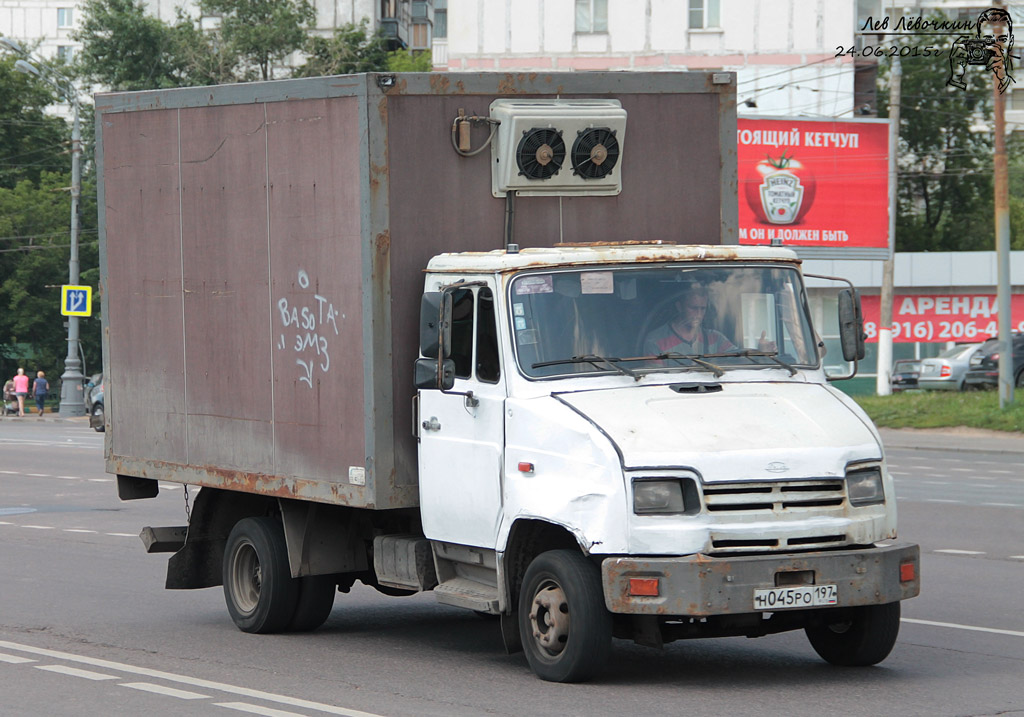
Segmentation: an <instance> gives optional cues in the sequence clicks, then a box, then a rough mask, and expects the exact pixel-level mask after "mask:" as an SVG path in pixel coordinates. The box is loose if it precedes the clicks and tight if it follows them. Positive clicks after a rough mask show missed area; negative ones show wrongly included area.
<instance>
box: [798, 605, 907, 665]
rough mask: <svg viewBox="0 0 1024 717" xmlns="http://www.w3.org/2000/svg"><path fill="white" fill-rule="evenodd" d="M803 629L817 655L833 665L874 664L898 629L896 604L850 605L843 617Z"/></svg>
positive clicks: (886, 651) (888, 649) (890, 645)
mask: <svg viewBox="0 0 1024 717" xmlns="http://www.w3.org/2000/svg"><path fill="white" fill-rule="evenodd" d="M805 632H806V633H807V639H808V640H810V642H811V647H813V648H814V651H815V652H817V653H818V655H820V656H821V659H823V660H825V661H826V662H829V663H831V664H833V665H843V666H847V667H865V666H867V665H875V664H877V663H879V662H881V661H882V660H884V659H885V658H886V657H888V656H889V653H890V652H892V648H893V645H895V644H896V636H897V635H899V632H900V604H899V603H898V602H893V603H888V604H887V605H867V606H865V607H858V608H852V609H851V610H850V611H848V612H846V613H845V619H844V620H841V621H839V622H834V623H831V624H828V625H822V626H820V627H808V628H806V630H805Z"/></svg>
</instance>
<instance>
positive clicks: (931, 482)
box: [918, 480, 949, 485]
mask: <svg viewBox="0 0 1024 717" xmlns="http://www.w3.org/2000/svg"><path fill="white" fill-rule="evenodd" d="M918 483H925V484H927V485H949V481H945V480H922V481H918Z"/></svg>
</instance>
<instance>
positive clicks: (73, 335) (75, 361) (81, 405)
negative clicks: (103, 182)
mask: <svg viewBox="0 0 1024 717" xmlns="http://www.w3.org/2000/svg"><path fill="white" fill-rule="evenodd" d="M0 45H3V46H4V47H6V48H8V49H9V50H12V51H13V52H15V53H17V54H19V55H22V57H23V58H24V57H29V58H31V55H29V53H27V52H26V51H25V50H24V49H22V47H21V45H19V44H18V43H17V42H16V41H14V40H12V39H10V38H8V37H0ZM32 59H34V58H32ZM44 67H45V66H44ZM14 69H16V70H18V71H19V72H24V73H26V74H29V75H33V76H35V77H38V78H39V79H41V80H43V81H44V82H46V83H47V84H49V85H50V86H51V87H53V88H55V89H56V90H57V91H58V92H59V93H60V94H62V95H63V96H64V99H66V100H67V101H68V102H70V103H71V111H72V118H73V119H72V125H71V258H70V259H69V260H68V283H69V284H71V285H77V284H78V233H79V229H78V200H79V197H80V196H81V194H82V162H81V157H82V129H81V126H80V124H79V120H78V113H79V106H78V92H77V91H76V90H75V87H74V85H73V84H71V80H69V79H68V78H66V77H64V76H63V75H60V74H59V73H57V72H55V71H54V70H52V69H46V73H47V74H49V75H53V76H56V78H58V79H54V78H53V77H47V76H46V75H44V74H43V72H42V71H40V69H39V67H37V66H36V65H33V64H32V63H31V62H29V61H28V60H25V59H20V60H17V61H16V62H15V63H14ZM67 319H68V354H67V356H66V357H65V359H64V373H63V374H62V375H61V377H60V381H61V386H60V409H59V413H60V415H61V416H62V417H69V416H84V415H85V396H84V387H83V384H84V381H85V376H83V375H82V361H81V359H80V358H79V345H78V344H79V340H78V317H77V316H68V317H67Z"/></svg>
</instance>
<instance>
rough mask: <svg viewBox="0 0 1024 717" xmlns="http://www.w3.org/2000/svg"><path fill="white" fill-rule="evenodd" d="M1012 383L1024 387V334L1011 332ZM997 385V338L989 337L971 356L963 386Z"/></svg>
mask: <svg viewBox="0 0 1024 717" xmlns="http://www.w3.org/2000/svg"><path fill="white" fill-rule="evenodd" d="M1011 341H1012V343H1013V374H1012V375H1013V385H1014V386H1016V387H1017V388H1024V334H1013V338H1012V339H1011ZM998 385H999V340H998V339H994V338H993V339H989V340H988V341H986V342H985V343H983V344H982V345H981V348H980V349H978V353H976V354H975V355H974V356H973V357H972V358H971V365H970V368H968V370H967V376H966V378H964V387H965V388H995V387H996V386H998Z"/></svg>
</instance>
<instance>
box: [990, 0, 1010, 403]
mask: <svg viewBox="0 0 1024 717" xmlns="http://www.w3.org/2000/svg"><path fill="white" fill-rule="evenodd" d="M997 7H1002V3H997ZM1005 31H1006V26H1005V25H1003V31H1002V32H1005ZM1002 32H998V33H997V34H1002ZM1007 52H1009V50H1008V49H1007ZM1007 62H1009V58H1007ZM1002 89H1004V88H1000V83H999V78H998V77H993V85H992V92H993V95H992V97H993V101H994V104H995V135H996V136H995V156H994V157H993V162H992V163H993V170H994V179H995V220H996V221H995V224H996V276H997V281H998V284H997V287H996V299H997V303H998V305H999V407H1000V408H1009V407H1010V406H1012V405H1013V336H1012V334H1011V329H1012V324H1013V318H1012V316H1011V311H1010V172H1009V165H1008V160H1007V157H1006V95H1004V94H1003V92H1002Z"/></svg>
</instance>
